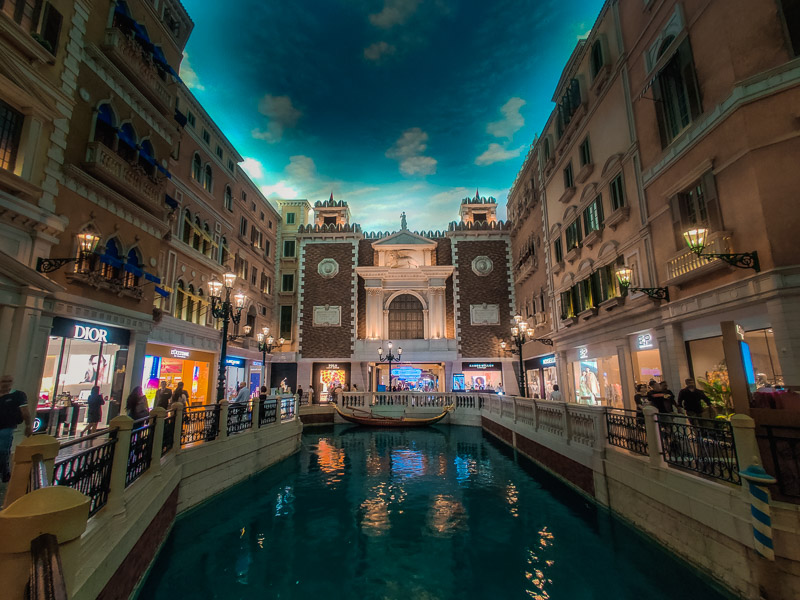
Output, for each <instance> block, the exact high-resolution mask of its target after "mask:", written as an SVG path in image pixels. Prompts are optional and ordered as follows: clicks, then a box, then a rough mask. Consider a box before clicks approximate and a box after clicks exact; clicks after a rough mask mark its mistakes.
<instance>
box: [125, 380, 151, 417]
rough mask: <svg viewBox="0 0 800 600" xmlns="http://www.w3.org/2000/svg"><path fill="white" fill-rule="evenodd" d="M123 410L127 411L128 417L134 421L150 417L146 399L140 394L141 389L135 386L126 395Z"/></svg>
mask: <svg viewBox="0 0 800 600" xmlns="http://www.w3.org/2000/svg"><path fill="white" fill-rule="evenodd" d="M125 409H126V410H127V411H128V416H129V417H130V418H131V419H133V420H134V421H138V420H139V419H144V418H145V417H147V416H149V415H150V410H149V409H148V407H147V397H146V396H145V395H144V394H143V393H142V387H141V386H139V385H137V386H136V387H135V388H133V390H131V393H130V394H129V395H128V400H127V401H126V402H125Z"/></svg>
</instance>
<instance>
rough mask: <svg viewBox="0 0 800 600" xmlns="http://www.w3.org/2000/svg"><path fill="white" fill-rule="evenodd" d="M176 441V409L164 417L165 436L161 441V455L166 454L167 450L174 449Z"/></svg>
mask: <svg viewBox="0 0 800 600" xmlns="http://www.w3.org/2000/svg"><path fill="white" fill-rule="evenodd" d="M174 443H175V411H174V410H171V411H169V412H167V416H166V417H165V418H164V437H163V438H162V441H161V456H164V455H165V454H166V453H167V452H169V451H170V450H172V446H173V444H174Z"/></svg>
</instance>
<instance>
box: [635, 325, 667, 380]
mask: <svg viewBox="0 0 800 600" xmlns="http://www.w3.org/2000/svg"><path fill="white" fill-rule="evenodd" d="M629 340H630V345H631V358H632V360H633V379H634V383H635V384H636V385H639V384H642V383H644V384H647V383H649V382H650V381H662V380H663V379H664V372H663V370H662V369H661V352H660V350H659V348H658V340H657V339H656V335H655V332H654V331H653V330H652V329H648V330H647V331H641V332H639V333H635V334H633V335H631V336H629Z"/></svg>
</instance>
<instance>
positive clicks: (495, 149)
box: [475, 142, 525, 165]
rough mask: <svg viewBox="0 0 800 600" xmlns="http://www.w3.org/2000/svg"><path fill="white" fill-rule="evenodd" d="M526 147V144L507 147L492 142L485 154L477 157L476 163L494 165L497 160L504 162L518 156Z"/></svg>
mask: <svg viewBox="0 0 800 600" xmlns="http://www.w3.org/2000/svg"><path fill="white" fill-rule="evenodd" d="M524 149H525V146H520V147H519V148H514V149H511V150H509V149H507V148H505V147H504V146H501V145H500V144H495V143H494V142H492V143H491V144H489V147H488V148H487V149H486V150H484V152H483V154H481V155H480V156H478V157H477V158H476V159H475V164H476V165H493V164H494V163H496V162H502V161H504V160H509V159H511V158H516V157H517V156H519V155H520V153H521V152H522V151H523V150H524Z"/></svg>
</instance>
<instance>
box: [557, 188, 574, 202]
mask: <svg viewBox="0 0 800 600" xmlns="http://www.w3.org/2000/svg"><path fill="white" fill-rule="evenodd" d="M574 195H575V186H574V185H573V186H570V187H568V188H566V189H565V190H564V193H563V194H561V196H559V198H558V201H559V202H561V203H562V204H566V203H567V202H569V201H570V200H572V197H573V196H574Z"/></svg>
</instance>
